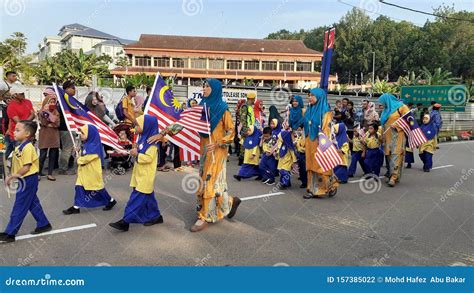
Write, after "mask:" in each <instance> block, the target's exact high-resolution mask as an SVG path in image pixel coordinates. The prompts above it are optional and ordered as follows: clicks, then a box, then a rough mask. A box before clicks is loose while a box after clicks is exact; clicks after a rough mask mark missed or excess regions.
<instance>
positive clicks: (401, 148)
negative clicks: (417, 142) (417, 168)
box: [383, 105, 410, 182]
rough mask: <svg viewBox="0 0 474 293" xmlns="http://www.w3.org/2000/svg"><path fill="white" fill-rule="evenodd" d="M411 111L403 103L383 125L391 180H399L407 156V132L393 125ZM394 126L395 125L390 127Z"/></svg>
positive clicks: (385, 151) (385, 150)
mask: <svg viewBox="0 0 474 293" xmlns="http://www.w3.org/2000/svg"><path fill="white" fill-rule="evenodd" d="M409 111H410V108H408V106H407V105H403V106H401V107H400V108H398V110H397V111H395V112H393V113H392V114H391V115H390V116H389V117H388V119H387V122H385V125H384V126H383V128H384V132H385V131H386V132H385V134H384V135H383V144H384V153H385V155H386V156H389V157H390V172H389V173H390V180H391V181H394V182H398V181H399V180H400V178H401V177H402V169H403V168H402V167H403V160H404V158H405V143H406V139H405V132H404V131H403V129H402V128H401V127H399V126H396V125H393V123H395V121H397V120H398V118H400V117H401V116H403V115H405V114H406V113H408V112H409ZM390 126H393V127H390Z"/></svg>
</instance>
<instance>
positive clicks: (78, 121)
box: [64, 111, 126, 152]
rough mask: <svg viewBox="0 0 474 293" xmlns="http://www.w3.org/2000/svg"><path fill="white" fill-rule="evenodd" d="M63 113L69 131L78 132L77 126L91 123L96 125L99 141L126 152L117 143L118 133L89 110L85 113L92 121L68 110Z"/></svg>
mask: <svg viewBox="0 0 474 293" xmlns="http://www.w3.org/2000/svg"><path fill="white" fill-rule="evenodd" d="M64 114H65V116H66V117H65V118H66V121H67V124H68V125H69V129H70V130H71V131H73V130H74V131H76V132H79V128H81V127H82V126H84V125H88V124H92V125H94V126H95V127H97V130H98V131H99V136H100V141H101V142H102V143H103V144H105V145H108V146H110V147H111V148H114V149H116V150H119V151H123V152H126V150H125V149H124V148H123V147H122V146H121V145H120V144H119V143H118V140H119V138H118V135H117V134H116V133H115V132H114V131H113V130H112V129H111V128H110V127H109V126H108V125H107V124H105V123H104V122H102V120H100V118H99V117H97V116H96V115H95V114H94V113H92V112H91V111H87V115H89V117H90V118H91V119H92V120H93V122H91V121H89V120H87V119H86V118H84V117H82V116H81V115H77V114H75V113H71V112H69V111H65V113H64Z"/></svg>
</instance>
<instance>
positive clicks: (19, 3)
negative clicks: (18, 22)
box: [3, 0, 26, 16]
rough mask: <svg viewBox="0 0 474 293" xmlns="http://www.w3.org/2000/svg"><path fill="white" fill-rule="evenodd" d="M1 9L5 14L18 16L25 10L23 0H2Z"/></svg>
mask: <svg viewBox="0 0 474 293" xmlns="http://www.w3.org/2000/svg"><path fill="white" fill-rule="evenodd" d="M4 1H5V2H4V3H3V10H4V11H5V14H6V15H10V16H18V15H20V14H22V13H24V12H25V10H26V6H25V0H4Z"/></svg>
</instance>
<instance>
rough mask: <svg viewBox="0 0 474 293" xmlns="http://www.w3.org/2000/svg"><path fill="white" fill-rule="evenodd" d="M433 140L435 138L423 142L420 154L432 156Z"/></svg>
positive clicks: (433, 149)
mask: <svg viewBox="0 0 474 293" xmlns="http://www.w3.org/2000/svg"><path fill="white" fill-rule="evenodd" d="M435 140H436V138H433V139H430V140H428V141H427V142H425V143H424V144H422V145H421V146H420V149H419V151H420V154H422V153H424V152H428V153H430V154H434V151H435V145H436V144H435Z"/></svg>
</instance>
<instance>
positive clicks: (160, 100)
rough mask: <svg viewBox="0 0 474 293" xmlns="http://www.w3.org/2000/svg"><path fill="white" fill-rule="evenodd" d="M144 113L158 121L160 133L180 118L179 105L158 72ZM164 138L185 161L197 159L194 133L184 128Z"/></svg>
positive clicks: (196, 143) (197, 139) (197, 146)
mask: <svg viewBox="0 0 474 293" xmlns="http://www.w3.org/2000/svg"><path fill="white" fill-rule="evenodd" d="M144 112H145V114H148V115H151V116H154V117H156V118H157V119H158V122H159V123H158V128H159V129H160V131H162V130H164V129H165V128H166V127H168V126H169V125H171V124H174V123H177V122H178V120H179V119H180V118H181V117H180V116H181V112H183V110H182V109H181V103H179V101H178V100H177V99H176V98H175V97H174V95H173V92H172V91H171V89H170V87H169V86H168V85H167V84H166V82H165V81H164V79H163V78H162V77H161V76H160V74H159V72H158V73H157V74H156V79H155V83H154V85H153V89H152V91H151V94H150V98H149V99H148V102H147V104H146V106H145V111H144ZM166 138H167V139H168V140H169V141H170V142H171V143H173V144H175V145H177V146H179V147H180V148H181V151H182V152H183V153H182V157H183V158H184V159H185V161H192V160H198V159H199V156H200V148H201V139H200V137H199V134H198V133H197V132H196V131H193V130H190V129H187V128H184V129H183V130H182V131H180V132H179V133H177V134H176V135H174V136H172V137H169V136H167V137H166Z"/></svg>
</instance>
